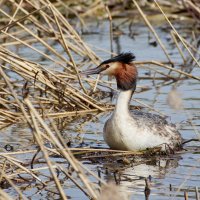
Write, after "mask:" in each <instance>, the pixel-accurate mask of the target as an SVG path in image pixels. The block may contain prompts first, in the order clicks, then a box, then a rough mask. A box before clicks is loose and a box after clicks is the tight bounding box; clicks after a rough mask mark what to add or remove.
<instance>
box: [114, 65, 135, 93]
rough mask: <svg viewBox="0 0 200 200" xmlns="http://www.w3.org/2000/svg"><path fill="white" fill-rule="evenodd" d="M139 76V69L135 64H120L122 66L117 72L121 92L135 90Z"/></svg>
mask: <svg viewBox="0 0 200 200" xmlns="http://www.w3.org/2000/svg"><path fill="white" fill-rule="evenodd" d="M137 74H138V73H137V69H136V67H135V65H134V64H132V63H129V64H124V63H120V66H119V67H118V68H117V69H116V71H115V77H116V80H117V87H118V88H119V89H121V90H130V89H133V90H135V87H136V81H137Z"/></svg>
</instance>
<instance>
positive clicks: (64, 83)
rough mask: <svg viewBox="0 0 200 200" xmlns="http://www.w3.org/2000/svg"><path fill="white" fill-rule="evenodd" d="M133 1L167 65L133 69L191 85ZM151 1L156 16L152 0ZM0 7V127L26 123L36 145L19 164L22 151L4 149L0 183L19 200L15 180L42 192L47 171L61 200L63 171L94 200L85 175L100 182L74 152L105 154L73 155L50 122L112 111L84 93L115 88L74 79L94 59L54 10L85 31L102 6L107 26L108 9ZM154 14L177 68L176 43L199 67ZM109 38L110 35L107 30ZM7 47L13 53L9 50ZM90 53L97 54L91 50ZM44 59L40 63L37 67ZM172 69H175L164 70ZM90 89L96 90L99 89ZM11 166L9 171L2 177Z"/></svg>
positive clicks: (36, 4)
mask: <svg viewBox="0 0 200 200" xmlns="http://www.w3.org/2000/svg"><path fill="white" fill-rule="evenodd" d="M133 2H134V4H135V5H136V8H137V10H138V11H139V13H140V14H141V16H142V17H143V19H144V20H145V23H146V24H147V26H148V28H149V29H150V31H151V32H152V33H153V35H154V36H155V38H156V40H157V42H158V43H159V45H160V46H161V47H162V49H163V52H164V53H165V55H166V57H167V58H168V60H169V64H166V63H163V62H160V61H148V62H142V61H137V62H135V63H136V65H137V66H138V67H144V68H146V69H147V70H151V71H152V72H154V74H155V76H154V77H148V78H151V79H152V80H156V79H159V80H163V81H164V82H165V81H171V82H173V81H179V80H180V77H181V78H192V79H196V80H199V79H200V78H199V77H197V76H195V75H192V74H191V72H192V71H190V73H188V72H185V71H183V70H180V69H177V68H176V66H175V65H174V63H173V60H172V59H171V58H170V56H169V54H168V52H167V50H166V48H165V46H164V44H163V43H162V40H161V38H159V35H158V34H157V33H156V31H155V30H154V28H153V25H152V24H151V23H150V22H149V20H148V17H146V16H145V14H144V11H143V9H142V8H141V7H140V5H139V4H137V2H136V1H133ZM155 3H156V5H157V6H158V8H159V9H160V11H161V12H163V10H162V8H161V7H159V5H158V4H157V2H155ZM6 5H7V6H8V8H10V9H8V10H9V11H6V9H5V10H4V8H3V7H1V8H0V14H1V16H3V19H4V20H2V23H3V22H5V24H2V25H1V28H0V30H1V35H0V40H1V45H0V60H1V63H0V75H1V78H0V85H1V87H0V95H1V96H0V103H1V108H0V114H1V116H0V129H3V128H5V127H7V126H10V125H12V124H15V123H21V122H23V123H26V124H27V125H28V126H29V128H30V130H31V132H32V135H33V138H34V143H36V144H37V145H38V147H37V150H36V153H35V155H34V156H33V157H32V159H31V160H29V161H25V160H23V159H22V157H19V158H18V155H19V154H20V153H22V154H28V153H29V151H26V150H24V151H23V150H22V151H21V152H12V153H11V154H9V153H0V156H1V160H0V165H1V169H2V170H1V174H0V183H1V186H2V185H4V184H8V185H9V187H10V186H11V187H12V188H13V189H14V190H15V191H16V193H17V194H18V196H19V197H20V198H23V199H26V196H25V195H23V191H22V188H21V187H20V186H19V185H17V184H16V181H18V180H19V179H20V181H21V183H22V184H24V183H27V182H28V181H29V180H37V182H38V183H39V184H41V185H43V186H44V187H47V185H48V181H47V182H45V181H44V180H43V173H42V170H49V173H48V178H49V180H51V181H52V182H53V183H54V185H55V187H56V189H57V190H56V192H55V193H56V194H57V195H59V196H60V197H62V198H63V199H67V196H66V193H65V191H64V186H63V181H64V180H62V178H60V177H58V176H57V174H56V173H57V172H59V173H62V174H64V175H65V176H66V177H67V178H68V179H69V180H71V181H72V182H73V184H74V185H75V186H76V187H77V188H78V189H80V191H82V192H83V193H84V194H85V195H86V196H87V197H88V198H90V199H97V197H98V190H99V189H100V186H98V185H96V184H94V183H93V182H92V181H91V180H90V179H89V178H88V174H90V175H91V176H92V177H93V178H95V180H97V181H100V182H101V183H102V184H103V185H106V183H105V181H103V180H102V179H101V178H100V177H98V176H97V175H96V174H95V173H94V172H92V171H91V170H89V169H88V168H87V167H85V166H84V165H83V164H82V163H81V162H79V161H78V159H77V158H76V157H75V155H81V154H85V152H87V151H91V150H92V151H93V152H95V153H96V152H98V151H101V152H103V151H108V150H107V149H105V150H97V149H89V150H86V149H79V150H80V151H78V149H76V150H74V149H71V148H68V147H67V146H66V141H65V140H64V139H63V137H62V135H61V134H60V130H59V129H58V126H57V123H56V121H55V119H56V118H59V119H62V118H67V119H68V120H69V121H70V118H69V117H70V116H77V115H84V114H88V113H94V112H101V111H105V110H109V109H113V107H106V106H105V105H104V104H101V103H100V102H99V101H98V100H97V99H96V98H95V95H93V94H91V93H90V90H95V89H96V87H97V88H98V86H99V85H100V86H101V87H106V88H110V89H112V90H116V89H115V88H114V87H112V81H105V80H102V79H101V78H100V77H98V78H97V79H95V78H93V77H87V78H85V77H84V78H83V77H80V75H79V70H81V69H82V68H87V67H88V66H91V65H97V64H99V62H100V59H99V58H98V56H97V55H96V54H95V53H94V52H93V50H92V49H91V48H90V47H89V45H87V44H86V43H85V42H84V41H83V40H82V39H81V37H80V35H79V34H78V33H77V32H76V30H75V29H74V28H73V26H72V25H70V23H69V21H68V20H67V18H65V17H64V16H63V15H62V14H61V12H60V9H59V8H60V7H59V6H60V5H62V7H63V8H64V9H65V11H67V12H72V13H73V14H74V15H76V16H77V18H78V19H79V20H80V23H81V24H82V26H85V21H84V19H83V17H85V16H90V15H92V14H93V13H94V12H95V11H97V10H98V9H102V10H103V12H104V13H105V16H106V15H107V14H108V15H109V19H110V23H113V21H112V20H113V19H112V10H110V9H109V10H108V6H106V7H105V5H104V4H103V3H102V2H101V1H94V2H93V3H92V4H91V5H89V6H90V7H89V9H88V8H87V9H88V10H87V11H86V12H85V13H83V14H79V13H78V11H76V9H72V8H70V6H68V5H67V4H63V2H62V1H60V0H57V1H55V2H54V3H51V2H49V1H48V0H38V1H28V0H24V1H23V0H21V1H14V0H8V1H6ZM187 5H189V4H187ZM90 8H91V9H90ZM197 11H198V10H197ZM162 14H163V16H164V17H165V18H166V20H167V22H168V23H169V24H170V26H171V27H172V32H171V36H172V39H173V41H174V43H175V44H176V47H177V49H178V50H179V53H180V56H181V57H182V59H183V61H184V64H187V63H185V62H186V60H187V59H186V58H185V55H184V53H183V51H182V50H181V48H180V47H179V46H182V47H184V48H185V49H186V50H187V51H188V53H189V55H190V56H191V59H192V61H193V64H194V63H196V65H199V63H198V61H197V59H196V58H195V56H194V55H193V53H192V52H195V53H197V55H198V54H199V51H198V50H197V48H196V47H194V46H192V45H191V44H189V43H188V42H187V41H186V40H185V39H184V38H182V36H181V35H179V34H178V32H177V31H176V29H175V28H174V27H173V25H172V24H171V23H170V21H169V20H168V18H167V17H166V16H165V15H164V13H162ZM106 17H107V16H106ZM110 29H113V26H110ZM110 35H111V37H110V38H111V40H112V39H113V30H110ZM35 44H36V45H35ZM110 44H111V46H112V41H110ZM10 47H11V48H10ZM12 47H15V48H16V49H15V50H13V48H12ZM41 47H42V48H41ZM57 47H59V48H57ZM22 48H24V49H27V51H30V52H31V55H34V56H35V57H36V58H37V59H36V60H34V59H33V58H32V57H30V58H28V57H25V56H20V49H22ZM96 48H97V49H98V47H96ZM11 49H12V50H11ZM103 51H106V50H103ZM111 51H112V48H111ZM44 61H45V63H48V64H44V63H43V62H44ZM172 65H174V66H175V67H172ZM162 68H164V69H165V71H163V70H162ZM169 72H170V73H169ZM172 72H173V73H172ZM143 78H147V77H143ZM148 89H151V88H147V90H148ZM96 92H97V93H98V92H99V90H97V91H96ZM141 92H143V90H141ZM135 101H137V103H139V104H141V105H142V106H144V107H148V108H150V106H148V105H146V104H144V103H143V102H141V101H139V100H135ZM151 109H152V108H151ZM154 111H155V110H154ZM47 124H48V125H47ZM47 143H49V144H51V147H52V148H47V147H46V144H47ZM74 151H76V152H74ZM77 151H78V152H77ZM72 152H73V153H72ZM109 152H110V151H109ZM87 153H88V152H87ZM52 154H54V155H57V156H58V157H60V158H61V159H62V161H63V162H62V163H58V162H56V161H55V160H54V158H53V157H52ZM138 154H141V152H118V151H114V152H113V153H112V154H108V155H107V156H105V155H104V154H103V156H104V157H117V156H120V155H121V156H124V155H138ZM38 155H40V157H41V158H42V160H43V162H44V164H43V166H42V167H41V166H37V156H38ZM97 157H102V155H89V156H88V155H86V156H85V159H89V158H90V159H91V158H97ZM30 166H31V169H30ZM11 168H12V171H11V172H10V171H9V170H10V169H11ZM22 174H27V175H29V179H28V180H24V179H21V178H18V176H19V177H20V176H21V175H22ZM0 194H1V195H2V196H3V197H5V198H7V199H9V198H10V199H11V197H10V196H9V194H7V193H5V192H4V191H3V190H2V189H1V190H0Z"/></svg>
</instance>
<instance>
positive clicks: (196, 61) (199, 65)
mask: <svg viewBox="0 0 200 200" xmlns="http://www.w3.org/2000/svg"><path fill="white" fill-rule="evenodd" d="M154 2H155V4H156V5H157V7H158V8H159V9H160V11H161V13H162V14H163V16H164V17H165V19H166V21H167V22H168V23H169V25H170V26H171V28H172V29H173V31H174V33H175V34H176V35H177V37H178V38H179V40H180V41H181V43H182V44H183V46H184V47H185V48H186V50H187V51H188V53H189V54H190V56H191V57H192V59H193V60H194V61H195V63H196V64H197V65H198V67H200V63H199V62H198V60H197V59H196V58H195V57H194V55H193V54H192V52H191V51H190V49H189V48H188V47H187V45H186V44H185V42H184V40H183V39H182V37H181V36H180V35H179V34H178V32H177V30H176V29H175V28H174V26H173V25H172V23H171V22H170V20H169V19H168V17H167V16H166V14H165V13H164V12H163V10H162V8H161V7H160V6H159V4H158V3H157V1H156V0H154Z"/></svg>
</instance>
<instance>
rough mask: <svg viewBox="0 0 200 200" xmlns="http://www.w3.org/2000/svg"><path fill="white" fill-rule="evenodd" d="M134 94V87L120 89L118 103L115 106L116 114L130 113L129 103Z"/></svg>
mask: <svg viewBox="0 0 200 200" xmlns="http://www.w3.org/2000/svg"><path fill="white" fill-rule="evenodd" d="M132 94H133V89H130V90H126V91H120V93H119V95H118V98H117V104H116V107H115V114H117V115H121V116H125V115H130V114H129V103H130V100H131V97H132Z"/></svg>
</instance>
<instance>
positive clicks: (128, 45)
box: [0, 22, 200, 200]
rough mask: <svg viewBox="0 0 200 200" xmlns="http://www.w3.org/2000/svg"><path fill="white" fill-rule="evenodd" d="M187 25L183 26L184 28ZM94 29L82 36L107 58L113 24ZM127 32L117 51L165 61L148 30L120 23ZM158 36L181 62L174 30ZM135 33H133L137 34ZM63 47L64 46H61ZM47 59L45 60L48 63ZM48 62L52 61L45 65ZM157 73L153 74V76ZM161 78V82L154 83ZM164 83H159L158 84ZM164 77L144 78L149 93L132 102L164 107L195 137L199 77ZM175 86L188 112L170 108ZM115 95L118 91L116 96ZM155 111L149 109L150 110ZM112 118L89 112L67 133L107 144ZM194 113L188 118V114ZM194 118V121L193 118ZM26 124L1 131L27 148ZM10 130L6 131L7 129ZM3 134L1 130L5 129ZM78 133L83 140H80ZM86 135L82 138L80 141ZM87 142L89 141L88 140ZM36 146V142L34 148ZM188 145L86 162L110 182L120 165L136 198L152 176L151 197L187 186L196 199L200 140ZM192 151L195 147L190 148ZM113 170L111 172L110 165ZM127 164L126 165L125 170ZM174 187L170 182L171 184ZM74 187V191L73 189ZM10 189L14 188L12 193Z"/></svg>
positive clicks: (179, 193)
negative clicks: (171, 151)
mask: <svg viewBox="0 0 200 200" xmlns="http://www.w3.org/2000/svg"><path fill="white" fill-rule="evenodd" d="M181 28H183V27H181ZM89 29H91V30H95V32H96V33H93V34H83V35H82V38H83V40H84V41H86V42H87V43H88V44H89V45H91V48H92V49H94V51H95V52H96V53H97V55H99V56H100V57H101V58H102V60H104V59H107V58H108V57H109V55H108V54H107V53H105V52H103V51H101V50H99V49H106V50H109V49H110V46H109V45H110V39H109V34H108V33H109V24H108V23H107V22H104V23H102V24H101V25H98V26H96V25H94V24H92V25H91V26H90V27H89ZM120 29H121V32H122V34H120V35H118V36H115V37H114V42H113V46H114V52H123V51H124V52H125V51H131V52H133V53H134V54H135V55H136V59H137V60H138V61H147V60H158V61H166V62H167V59H166V56H165V54H164V53H163V51H162V50H161V48H160V47H159V45H158V46H153V45H150V44H149V36H150V34H149V31H148V29H147V28H146V27H145V26H143V25H140V24H139V25H137V26H135V27H133V30H134V34H132V35H131V36H130V31H129V29H128V24H124V25H123V26H122V27H120ZM156 30H157V32H158V34H159V36H160V37H161V39H162V41H163V42H164V44H165V45H166V48H167V50H168V52H169V53H170V56H171V58H172V60H173V61H174V62H175V63H177V66H175V67H179V66H178V65H180V64H181V63H182V60H181V57H180V55H179V53H178V50H177V49H176V48H175V46H174V45H172V43H171V42H170V41H169V38H170V36H169V34H168V33H167V32H166V31H165V30H164V29H162V27H158V28H156ZM133 36H134V37H133ZM150 41H154V39H153V37H152V36H150ZM58 48H59V47H58ZM20 54H21V55H23V56H25V57H27V58H30V53H29V52H28V51H25V50H21V51H20ZM33 59H34V61H36V60H38V61H39V62H41V60H39V58H37V57H34V56H33ZM43 63H45V61H43ZM45 64H47V63H45ZM147 72H148V70H147V69H144V68H139V75H140V76H142V77H143V76H146V77H147V76H149V75H147V74H146V73H147ZM193 74H195V75H196V76H200V70H199V69H198V68H195V69H194V70H193ZM151 76H153V74H152V75H151ZM155 82H156V83H155ZM158 83H160V86H158V85H157V84H158ZM162 83H164V81H163V80H157V81H153V80H148V79H140V80H139V82H138V86H139V87H140V86H148V87H149V89H148V90H147V91H145V92H139V91H140V89H139V87H138V89H137V92H136V93H135V94H134V96H133V100H132V101H131V104H132V105H139V104H138V103H137V102H135V101H134V99H137V100H140V101H142V102H143V103H146V104H148V105H149V106H150V107H151V108H155V109H156V110H159V111H161V112H162V113H164V114H165V115H167V116H170V117H169V120H171V121H172V122H173V123H177V124H180V127H181V128H180V132H181V135H182V137H183V138H184V139H191V138H196V137H197V135H196V133H195V131H194V128H193V127H192V126H191V124H190V121H192V123H193V125H194V126H195V127H196V129H197V130H198V131H200V129H199V126H200V104H199V101H200V95H199V94H200V86H199V82H198V81H197V80H193V79H188V80H187V79H186V80H182V81H180V82H179V84H177V83H171V84H165V85H162ZM174 84H176V90H177V91H178V92H179V93H180V96H181V98H182V101H183V105H184V109H185V110H184V111H176V110H173V109H172V108H170V106H169V105H168V104H167V103H166V100H167V97H168V93H169V92H170V91H171V89H172V88H173V85H174ZM114 96H115V95H114ZM102 101H104V102H105V103H111V102H112V103H115V98H113V99H112V100H110V98H106V99H105V100H102ZM145 110H147V111H150V110H149V109H148V108H147V109H145ZM109 116H110V113H109V112H108V113H100V114H98V115H97V114H95V115H92V114H90V115H87V116H86V117H83V118H79V117H77V120H74V122H73V123H71V124H70V126H68V128H67V129H66V130H65V131H64V133H63V134H64V135H65V134H66V137H67V136H71V137H72V141H73V145H74V146H80V145H84V146H88V147H94V148H96V147H99V148H100V147H104V148H105V147H107V145H106V144H105V142H104V140H103V136H102V130H103V126H104V123H105V121H106V120H107V119H108V117H109ZM188 116H189V117H188ZM188 118H189V120H188ZM25 130H26V129H25V127H23V126H22V125H20V126H18V125H16V126H12V127H9V128H8V129H7V130H6V134H0V139H1V141H2V142H3V141H6V142H8V143H11V144H15V145H16V148H17V146H20V148H22V147H23V146H24V147H26V146H27V143H28V142H29V141H30V140H31V139H32V138H31V135H30V134H29V132H27V131H25ZM4 131H5V130H4ZM1 133H2V131H1ZM77 135H78V136H79V139H76V138H77ZM80 138H81V139H80ZM83 142H84V143H83ZM31 148H33V149H34V146H33V147H31ZM185 148H186V149H187V150H188V151H186V152H185V153H181V154H176V155H173V156H170V157H163V158H160V159H159V158H152V159H149V158H148V159H147V160H145V159H141V161H140V160H139V161H137V162H136V163H134V162H133V163H132V164H131V165H124V166H123V165H122V164H118V163H117V162H116V160H115V158H113V166H112V164H111V163H112V162H109V164H108V163H103V162H97V163H93V162H91V161H87V160H84V161H83V163H85V166H87V167H88V168H89V169H91V170H92V171H94V172H95V173H96V174H97V169H98V170H100V171H101V177H102V178H103V179H105V180H113V181H114V176H113V169H115V168H119V169H120V170H119V171H120V175H121V178H120V179H121V181H120V184H119V185H120V186H122V187H123V188H122V191H125V192H128V194H129V195H130V197H131V199H134V200H136V199H138V200H141V199H145V195H144V188H145V181H144V178H147V179H148V180H149V183H150V189H151V193H150V197H149V199H152V200H160V199H184V192H183V189H185V190H188V191H189V192H188V194H189V198H190V199H196V197H195V192H194V191H195V187H200V154H199V153H200V152H199V153H198V152H196V151H195V153H193V151H192V150H194V149H198V148H200V144H199V143H198V142H191V143H188V144H187V145H186V146H185ZM190 150H191V151H190ZM106 168H107V169H108V173H107V172H106V170H105V169H106ZM122 168H123V169H122ZM170 185H171V186H170ZM69 188H70V189H69ZM10 192H11V193H12V192H13V193H14V191H10ZM24 192H25V194H26V195H27V196H28V197H31V198H32V199H44V198H47V197H48V198H50V196H48V194H47V193H45V192H39V191H38V190H37V191H35V189H33V188H32V189H31V190H30V189H26V190H25V191H24ZM66 193H67V195H68V196H69V197H70V198H72V199H82V200H84V199H87V197H86V196H85V195H84V194H83V193H81V192H80V190H78V189H76V188H75V187H73V186H72V187H71V186H69V187H68V188H67V183H66Z"/></svg>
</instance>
